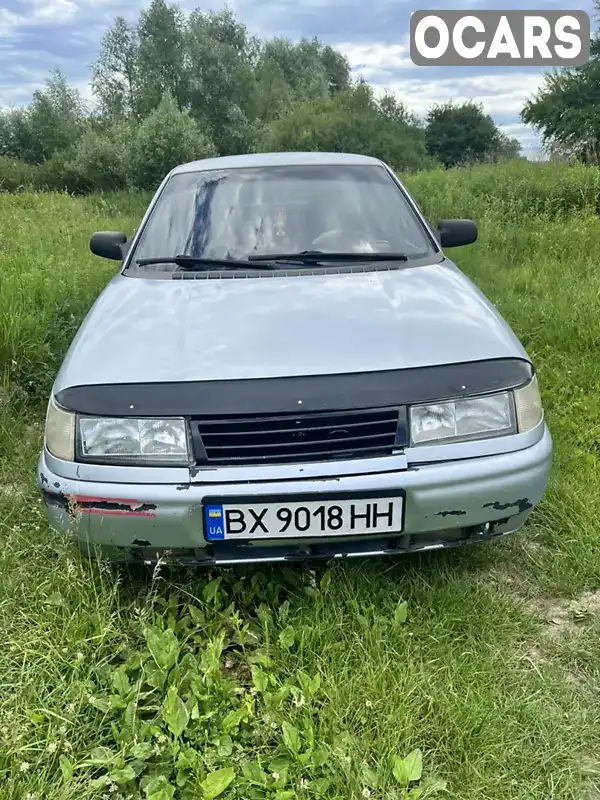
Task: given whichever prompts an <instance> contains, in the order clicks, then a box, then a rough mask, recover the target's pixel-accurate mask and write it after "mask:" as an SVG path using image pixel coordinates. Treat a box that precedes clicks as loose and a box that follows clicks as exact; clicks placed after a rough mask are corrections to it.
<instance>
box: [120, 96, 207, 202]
mask: <svg viewBox="0 0 600 800" xmlns="http://www.w3.org/2000/svg"><path fill="white" fill-rule="evenodd" d="M215 154H216V153H215V148H214V145H213V143H212V142H211V141H210V139H209V138H208V137H207V136H205V135H203V134H202V132H201V131H200V130H199V128H198V126H197V124H196V123H195V122H194V120H193V119H192V118H191V117H190V115H189V114H188V112H187V111H180V110H179V108H178V107H177V103H176V101H175V99H174V98H173V97H172V96H171V95H170V94H169V93H168V92H165V94H164V95H163V98H162V100H161V101H160V103H159V105H158V108H156V109H155V110H154V111H152V112H151V113H150V114H149V115H148V117H146V119H145V120H144V121H143V122H142V123H141V124H140V125H139V127H138V128H137V131H136V132H135V135H134V137H133V139H132V141H131V143H130V151H129V155H128V162H129V166H130V170H131V182H132V184H133V185H135V186H137V187H138V188H140V189H155V188H156V187H157V186H158V184H159V183H160V182H161V181H162V179H163V178H164V177H165V175H166V174H167V173H168V172H169V171H170V170H171V169H172V168H173V167H175V166H177V165H178V164H182V163H185V162H187V161H193V160H194V159H198V158H206V157H209V156H213V155H215Z"/></svg>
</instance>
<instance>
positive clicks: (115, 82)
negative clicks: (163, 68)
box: [91, 17, 140, 119]
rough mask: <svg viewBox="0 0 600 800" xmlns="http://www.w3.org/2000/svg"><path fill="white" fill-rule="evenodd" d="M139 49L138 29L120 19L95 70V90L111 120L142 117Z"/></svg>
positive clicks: (106, 39)
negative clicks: (139, 99) (139, 91)
mask: <svg viewBox="0 0 600 800" xmlns="http://www.w3.org/2000/svg"><path fill="white" fill-rule="evenodd" d="M138 49H139V39H138V33H137V28H135V27H131V26H130V25H128V24H127V22H126V20H125V18H124V17H117V18H116V20H115V22H114V24H113V25H112V27H111V28H109V29H108V31H107V32H106V33H105V34H104V37H103V39H102V42H101V44H100V56H99V58H98V60H97V61H96V62H95V63H94V65H93V67H92V81H91V85H92V91H93V93H94V94H95V95H96V97H97V98H98V100H99V102H100V107H101V109H102V111H103V113H104V114H105V116H107V117H109V118H113V119H115V118H116V119H119V118H126V117H139V104H138V99H137V93H138V89H139V84H140V75H139V67H138Z"/></svg>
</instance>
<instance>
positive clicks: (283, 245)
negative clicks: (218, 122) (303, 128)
mask: <svg viewBox="0 0 600 800" xmlns="http://www.w3.org/2000/svg"><path fill="white" fill-rule="evenodd" d="M302 250H322V251H324V252H336V253H339V252H344V253H348V252H367V253H368V252H377V253H385V252H390V253H406V254H407V256H408V257H409V258H419V257H424V256H426V255H428V254H430V253H432V252H434V248H433V246H432V244H431V241H430V239H429V237H428V235H427V233H426V231H425V229H424V228H423V225H422V224H421V222H420V221H419V219H418V218H417V217H416V215H415V214H414V212H413V211H412V209H411V207H410V206H409V204H408V202H407V200H406V199H405V197H404V195H403V193H402V191H401V190H400V189H399V187H398V186H397V185H396V184H395V183H394V181H393V180H392V178H391V177H390V176H389V174H388V173H387V172H386V170H385V169H384V168H383V167H378V166H362V165H361V166H338V165H336V166H333V165H332V166H288V167H255V168H249V169H228V170H222V171H221V170H211V171H207V172H190V173H184V174H179V175H174V176H173V177H172V178H171V179H170V180H169V181H168V183H167V185H166V187H165V188H164V190H163V191H162V193H161V195H160V197H159V199H158V202H157V204H156V206H155V207H154V210H153V212H152V214H151V215H150V219H149V221H148V223H147V225H146V227H145V229H144V231H143V233H142V236H141V239H140V242H139V244H138V246H137V247H136V249H135V253H134V254H133V261H132V263H131V268H132V269H139V270H144V271H146V270H151V269H159V270H164V269H166V268H167V267H165V266H162V265H161V266H158V267H156V266H146V267H137V268H136V267H135V261H136V260H137V259H140V258H154V257H157V256H175V255H180V254H186V255H190V256H195V257H198V258H200V257H203V258H232V259H246V258H247V257H248V256H249V255H251V254H261V253H265V254H266V253H296V252H300V251H302ZM171 269H176V267H171Z"/></svg>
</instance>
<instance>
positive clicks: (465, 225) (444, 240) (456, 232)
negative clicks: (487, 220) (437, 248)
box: [437, 219, 477, 247]
mask: <svg viewBox="0 0 600 800" xmlns="http://www.w3.org/2000/svg"><path fill="white" fill-rule="evenodd" d="M437 235H438V240H439V242H440V244H441V246H442V247H460V246H461V245H465V244H473V242H476V241H477V225H476V224H475V223H474V222H473V220H470V219H442V220H440V221H439V222H438V226H437Z"/></svg>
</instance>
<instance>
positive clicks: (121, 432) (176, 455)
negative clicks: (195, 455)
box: [79, 417, 189, 465]
mask: <svg viewBox="0 0 600 800" xmlns="http://www.w3.org/2000/svg"><path fill="white" fill-rule="evenodd" d="M79 457H80V458H81V460H82V461H92V462H101V463H114V464H117V463H119V464H125V463H129V464H144V463H150V464H171V465H173V464H181V465H187V464H188V463H189V451H188V437H187V428H186V424H185V420H183V419H129V418H117V417H80V418H79Z"/></svg>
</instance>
